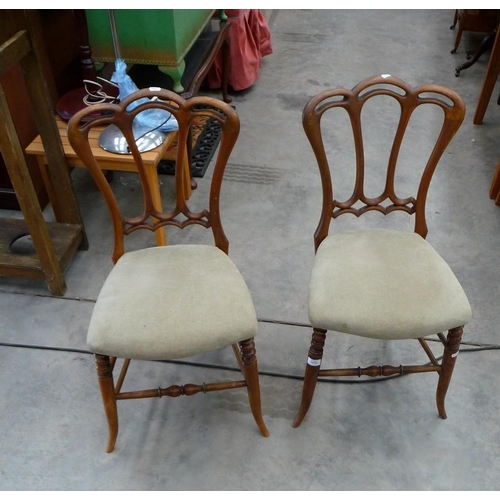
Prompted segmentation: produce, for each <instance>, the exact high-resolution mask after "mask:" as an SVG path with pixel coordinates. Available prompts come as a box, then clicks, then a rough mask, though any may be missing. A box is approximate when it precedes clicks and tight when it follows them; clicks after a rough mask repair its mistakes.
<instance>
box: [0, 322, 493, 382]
mask: <svg viewBox="0 0 500 500" xmlns="http://www.w3.org/2000/svg"><path fill="white" fill-rule="evenodd" d="M259 322H262V321H261V320H259ZM264 322H266V321H264ZM270 322H273V323H276V322H278V321H270ZM279 323H280V324H285V325H289V326H297V325H295V324H293V323H286V322H282V321H279ZM427 340H432V339H427ZM439 342H440V341H439ZM462 345H466V344H465V343H462ZM469 345H475V346H477V347H472V348H468V349H460V352H461V353H470V352H479V351H491V350H500V345H496V344H469ZM0 347H18V348H22V349H34V350H36V349H38V350H46V351H56V352H73V353H78V354H86V355H91V356H93V355H94V353H92V352H90V351H87V350H84V349H74V348H70V347H53V346H41V345H36V344H35V345H32V344H15V343H9V342H0ZM441 359H442V356H440V357H438V358H436V361H440V360H441ZM156 362H158V363H166V364H173V365H182V366H192V367H197V368H209V369H214V370H224V371H232V372H240V369H239V368H237V367H231V366H224V365H215V364H210V363H200V362H195V361H182V360H158V361H156ZM429 364H430V363H427V365H429ZM427 365H424V366H427ZM259 375H264V376H268V377H274V378H285V379H290V380H300V381H303V380H304V377H302V376H299V375H291V374H286V373H276V372H269V371H263V370H259ZM405 375H409V374H408V373H403V374H397V375H391V376H388V377H383V378H373V379H363V380H339V379H337V378H331V377H329V378H322V377H319V378H318V382H321V383H329V384H373V383H378V382H386V381H388V380H392V379H396V378H401V377H404V376H405Z"/></svg>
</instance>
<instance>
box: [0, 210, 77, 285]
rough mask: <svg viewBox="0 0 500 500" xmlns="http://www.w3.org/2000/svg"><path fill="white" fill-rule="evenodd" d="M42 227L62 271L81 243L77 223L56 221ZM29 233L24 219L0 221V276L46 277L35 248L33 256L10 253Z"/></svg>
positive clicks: (0, 219) (1, 219)
mask: <svg viewBox="0 0 500 500" xmlns="http://www.w3.org/2000/svg"><path fill="white" fill-rule="evenodd" d="M45 224H46V226H47V231H48V233H49V237H50V240H51V242H52V246H53V248H54V255H55V259H56V261H57V263H58V264H59V266H60V268H61V270H64V269H65V268H66V267H67V265H68V263H69V262H70V261H71V259H72V257H73V255H74V254H75V252H76V251H77V249H78V247H79V245H80V243H81V242H82V239H83V234H82V228H81V226H79V225H77V224H64V223H59V222H46V223H45ZM29 234H30V232H29V230H28V227H27V226H26V223H25V222H24V220H23V219H5V218H0V276H2V277H5V276H16V277H23V278H27V279H45V278H46V276H45V273H44V271H43V268H42V264H41V262H40V259H39V258H38V254H37V253H36V250H35V247H34V246H33V252H32V253H23V254H21V253H15V252H14V251H12V250H11V245H12V243H13V242H14V241H16V240H17V239H18V238H20V237H22V236H25V235H29Z"/></svg>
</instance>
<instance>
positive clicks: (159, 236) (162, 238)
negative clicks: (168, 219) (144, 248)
mask: <svg viewBox="0 0 500 500" xmlns="http://www.w3.org/2000/svg"><path fill="white" fill-rule="evenodd" d="M145 167H146V168H145V171H146V175H147V177H148V182H149V188H150V189H151V197H152V198H153V205H154V207H155V209H156V210H157V211H158V212H162V211H163V208H162V203H161V194H160V181H159V179H158V171H157V170H156V165H145ZM154 220H155V221H156V220H157V219H154ZM155 238H156V244H157V245H158V246H165V245H166V244H167V234H166V232H165V226H163V227H160V228H158V229H157V230H156V231H155Z"/></svg>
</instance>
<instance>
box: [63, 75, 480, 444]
mask: <svg viewBox="0 0 500 500" xmlns="http://www.w3.org/2000/svg"><path fill="white" fill-rule="evenodd" d="M375 96H385V97H391V98H393V99H395V100H396V101H397V103H398V105H399V107H400V109H401V115H400V118H399V122H398V125H397V131H396V134H395V138H394V143H393V144H392V149H391V151H390V157H389V162H388V167H387V177H386V182H385V187H384V190H383V193H382V194H381V195H380V196H378V197H375V198H370V197H368V196H367V195H366V194H365V190H364V177H365V158H364V150H363V148H364V145H363V135H362V132H361V112H362V110H363V108H364V106H365V104H366V102H367V101H368V100H369V99H371V98H373V97H375ZM143 97H148V98H153V97H156V98H157V99H156V100H151V101H149V103H146V104H142V105H141V106H139V107H137V108H135V109H134V110H133V111H131V112H127V111H126V108H127V106H128V105H129V104H130V103H131V102H132V101H133V100H135V99H140V98H143ZM431 104H432V105H435V106H437V107H438V108H441V110H442V111H443V124H442V127H441V130H440V131H439V134H438V137H437V141H436V143H435V146H434V149H433V150H432V153H431V154H430V157H429V159H428V161H427V163H426V166H425V169H424V172H423V175H422V177H421V181H420V184H419V186H418V190H417V193H416V196H414V197H413V196H410V197H407V198H399V197H398V196H397V195H396V193H395V172H396V163H397V160H398V153H399V151H400V147H401V143H402V140H403V136H404V134H405V131H406V129H407V125H408V123H409V122H410V118H411V117H412V113H413V112H414V111H415V110H416V109H417V108H419V107H420V106H422V105H431ZM149 108H160V109H164V110H166V111H169V112H170V113H172V114H173V115H174V116H175V117H176V118H177V121H178V123H179V140H178V161H177V163H176V164H177V171H176V179H175V182H176V187H177V190H176V205H175V208H174V209H173V210H172V211H169V212H166V213H160V212H158V211H157V210H156V209H155V206H154V204H153V202H152V199H151V186H149V185H148V181H147V176H146V175H145V173H144V168H143V166H142V160H141V155H140V154H139V152H138V150H137V147H136V146H135V142H134V140H133V136H132V132H131V125H132V121H133V119H134V117H135V116H136V115H137V113H139V112H141V111H143V110H145V109H149ZM336 108H343V109H344V110H345V111H347V114H348V117H349V120H350V123H351V125H352V132H353V137H354V146H355V157H356V178H355V187H354V190H353V193H352V196H351V197H350V198H349V199H348V200H347V201H338V200H336V199H335V198H334V196H333V188H332V181H331V174H330V167H329V164H328V160H327V154H326V148H325V145H324V143H323V138H322V130H321V120H322V118H323V115H324V114H325V112H327V111H330V110H332V109H336ZM90 113H93V114H95V113H100V114H101V115H100V117H99V118H97V119H95V120H93V121H87V120H86V119H85V118H86V116H87V115H88V114H90ZM464 113H465V106H464V103H463V101H462V99H461V98H460V96H459V95H457V94H456V93H455V92H454V91H452V90H450V89H447V88H444V87H440V86H436V85H424V86H420V87H416V88H411V87H410V86H409V85H407V84H406V83H405V82H403V81H402V80H399V79H397V78H395V77H392V76H389V75H383V76H377V77H373V78H369V79H367V80H364V81H363V82H361V83H359V84H358V85H357V86H356V87H354V88H353V89H352V90H346V89H336V90H330V91H325V92H323V93H321V94H319V95H317V96H315V97H313V98H312V99H311V100H310V101H309V103H308V104H307V105H306V107H305V108H304V113H303V125H304V128H305V132H306V135H307V137H308V139H309V141H310V143H311V146H312V149H313V151H314V154H315V156H316V159H317V163H318V165H319V169H320V174H321V182H322V188H323V209H322V212H321V217H320V222H319V225H318V228H317V230H316V233H315V237H314V242H315V249H316V257H315V261H314V265H313V269H312V275H311V281H310V293H309V317H310V321H311V324H312V327H313V335H312V343H311V348H310V350H309V353H308V356H307V363H306V369H305V378H304V384H303V396H302V403H301V406H300V409H299V411H298V414H297V417H296V418H295V421H294V422H293V425H294V426H295V427H297V426H298V425H300V423H301V422H302V420H303V418H304V416H305V415H306V413H307V411H308V409H309V406H310V404H311V401H312V398H313V394H314V390H315V386H316V382H317V379H318V376H361V375H368V376H379V375H382V376H385V375H394V374H406V373H415V372H429V371H434V372H437V374H438V377H439V381H438V388H437V407H438V412H439V415H440V416H441V418H446V413H445V408H444V399H445V395H446V392H447V389H448V385H449V383H450V378H451V375H452V372H453V368H454V364H455V361H456V357H457V354H458V350H459V345H460V340H461V337H462V327H463V325H465V324H466V323H467V322H468V321H469V319H470V317H471V309H470V306H469V303H468V301H467V298H466V296H465V293H464V291H463V289H462V287H461V286H460V284H459V282H458V281H457V279H456V277H455V276H454V274H453V272H452V271H451V269H450V268H449V267H448V265H447V264H446V263H445V261H444V260H443V259H442V258H441V257H440V256H439V255H438V254H437V252H436V251H435V250H434V249H433V248H432V247H431V245H430V244H429V243H428V242H427V241H426V240H425V237H426V234H427V225H426V220H425V201H426V197H427V190H428V187H429V183H430V180H431V177H432V174H433V172H434V169H435V167H436V165H437V163H438V160H439V159H440V157H441V155H442V153H443V151H444V150H445V148H446V146H447V145H448V143H449V142H450V140H451V139H452V137H453V135H454V134H455V132H456V131H457V130H458V128H459V127H460V124H461V123H462V120H463V118H464ZM201 115H208V116H210V117H211V118H214V119H216V120H217V121H218V122H219V123H220V126H221V130H222V139H221V143H220V147H219V151H218V155H217V158H216V162H215V167H214V171H213V178H212V181H211V189H210V199H209V203H208V207H207V208H206V209H204V210H202V211H198V212H193V211H191V210H190V208H189V207H188V204H187V202H186V199H185V197H184V194H183V189H182V186H183V182H184V180H183V176H184V175H185V172H184V170H183V169H182V168H181V167H180V166H181V165H182V158H183V157H184V149H185V147H186V139H187V136H188V132H189V127H190V124H191V122H192V120H193V119H196V118H198V117H200V116H201ZM105 123H114V124H115V125H117V126H118V127H119V128H120V129H121V130H122V132H123V133H124V134H125V137H126V138H127V141H128V143H129V145H130V149H131V153H132V155H133V156H134V158H135V161H136V162H137V166H138V172H139V178H140V180H141V183H142V194H143V199H144V210H143V213H142V214H141V215H139V216H137V217H133V218H127V217H123V216H122V215H121V214H120V210H119V206H118V202H117V200H116V198H115V196H114V194H113V192H112V190H111V188H110V186H109V184H108V182H107V180H106V178H105V176H104V174H103V173H102V171H101V169H100V168H99V165H98V164H97V162H96V161H95V159H94V158H93V156H92V151H91V149H90V147H89V145H88V136H89V133H91V132H90V131H91V129H92V128H93V127H94V126H96V125H102V124H105ZM239 127H240V124H239V118H238V115H237V113H236V111H235V110H234V109H233V108H231V107H230V106H229V105H227V104H225V103H224V102H222V101H219V100H216V99H213V98H209V97H193V98H191V99H189V100H184V99H183V98H182V97H180V96H178V95H176V94H174V93H171V92H169V91H166V90H147V89H144V90H140V91H139V92H137V93H136V94H134V95H131V96H129V97H127V98H126V99H124V100H123V101H122V102H121V103H120V104H118V105H117V104H101V105H96V106H94V107H92V108H89V109H85V110H82V111H80V112H78V113H77V114H76V115H75V116H74V117H73V118H72V119H71V120H70V122H69V125H68V136H69V139H70V142H71V144H72V146H73V148H74V149H75V151H76V152H77V154H78V155H79V156H80V157H81V159H82V160H83V161H84V162H85V164H86V166H87V167H88V169H89V171H90V172H91V174H92V176H93V177H94V179H95V181H96V182H97V185H98V186H99V188H100V190H101V191H102V194H103V195H104V198H105V201H106V203H107V206H108V208H109V211H110V214H111V219H112V225H113V229H114V249H113V253H112V259H113V261H114V263H115V265H114V267H113V269H112V271H111V273H110V274H109V276H108V277H107V279H106V281H105V283H104V286H103V288H102V290H101V292H100V294H99V297H98V300H97V302H96V305H95V309H94V311H93V315H92V318H91V322H90V326H89V332H88V346H89V348H90V350H91V351H92V352H93V353H95V359H96V364H97V374H98V380H99V384H100V389H101V394H102V399H103V403H104V409H105V413H106V417H107V421H108V427H109V441H108V445H107V451H108V452H111V451H112V450H113V448H114V446H115V442H116V438H117V433H118V413H117V402H118V401H120V400H123V399H136V398H149V397H162V396H171V397H176V396H180V395H188V396H189V395H193V394H196V393H199V392H211V391H216V390H222V389H231V388H243V387H246V388H247V391H248V397H249V402H250V408H251V411H252V414H253V417H254V419H255V421H256V423H257V426H258V428H259V430H260V432H261V433H262V435H264V436H268V435H269V432H268V430H267V428H266V425H265V423H264V420H263V417H262V411H261V402H260V389H259V372H258V368H257V358H256V351H255V344H254V337H255V335H256V334H257V318H256V313H255V309H254V306H253V302H252V298H251V295H250V292H249V290H248V288H247V286H246V284H245V281H244V279H243V277H242V275H241V274H240V273H239V271H238V269H237V268H236V267H235V265H234V264H233V263H232V261H231V260H230V258H229V257H228V255H227V254H228V248H229V245H228V240H227V238H226V235H225V234H224V230H223V227H222V223H221V215H220V212H219V197H220V190H221V183H222V179H223V174H224V169H225V167H226V163H227V161H228V158H229V156H230V153H231V150H232V149H233V146H234V145H235V142H236V140H237V138H238V134H239ZM359 204H360V205H361V206H359V207H357V208H356V207H355V205H359ZM373 210H375V211H379V212H382V213H383V214H389V213H392V212H394V211H398V210H399V211H403V212H406V213H408V214H411V215H414V216H415V227H414V232H404V231H396V230H387V229H368V230H358V231H348V232H344V233H336V234H332V235H329V234H328V233H329V226H330V221H331V220H332V218H334V219H335V218H337V217H338V216H339V215H342V214H346V213H350V214H354V215H355V216H357V217H358V216H360V215H362V214H364V213H365V212H369V211H373ZM193 224H195V225H201V226H203V227H205V228H210V229H211V230H212V233H213V238H214V242H215V246H205V245H184V244H183V245H167V246H162V247H152V248H146V249H142V250H135V251H129V252H127V253H125V247H124V235H128V234H130V233H132V232H134V231H136V230H139V229H148V230H151V231H154V230H157V229H158V228H160V227H163V226H176V227H178V228H185V227H187V226H189V225H193ZM328 330H331V331H336V332H343V333H347V334H352V335H360V336H364V337H370V338H377V339H383V340H398V339H417V340H418V341H419V342H420V344H421V345H422V347H423V349H424V350H425V352H426V353H427V355H428V356H429V358H430V363H428V364H426V365H422V366H397V367H393V366H381V367H374V366H372V367H368V368H353V369H335V370H324V369H321V366H320V365H321V359H322V353H323V347H324V342H325V336H326V333H327V331H328ZM446 330H448V331H449V333H448V336H447V337H445V336H444V334H443V332H445V331H446ZM435 334H437V335H438V337H439V339H440V340H441V341H442V343H443V345H444V356H443V360H442V362H441V363H440V362H439V361H438V359H436V357H435V356H434V355H433V354H432V351H431V349H430V347H429V346H428V344H427V342H426V340H425V337H426V336H429V335H435ZM226 346H232V348H233V350H234V353H235V355H236V359H237V362H238V364H239V366H240V368H241V371H242V374H243V376H242V379H241V380H237V381H234V382H223V383H208V384H201V385H198V384H187V385H183V386H179V385H173V386H170V387H168V388H158V389H156V388H154V389H148V390H141V391H134V392H123V391H122V384H123V381H124V378H125V375H126V373H127V369H128V366H129V363H130V360H131V359H134V360H172V359H178V358H185V357H189V356H192V355H197V354H201V353H205V352H208V351H213V350H218V349H221V348H223V347H226ZM304 354H305V353H304ZM117 358H123V359H124V362H123V365H122V370H121V373H120V375H119V376H118V378H117V380H116V382H115V380H114V377H113V369H114V366H115V363H116V360H117Z"/></svg>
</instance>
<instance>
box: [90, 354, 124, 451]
mask: <svg viewBox="0 0 500 500" xmlns="http://www.w3.org/2000/svg"><path fill="white" fill-rule="evenodd" d="M95 362H96V365H97V378H98V380H99V387H100V389H101V396H102V402H103V404H104V412H105V413H106V419H107V421H108V429H109V438H108V446H107V448H106V452H107V453H111V452H112V451H113V449H114V447H115V443H116V438H117V436H118V410H117V408H116V398H115V384H114V382H113V370H112V368H111V363H110V360H109V356H103V355H101V354H96V355H95Z"/></svg>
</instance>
